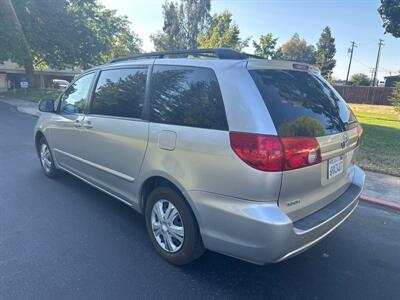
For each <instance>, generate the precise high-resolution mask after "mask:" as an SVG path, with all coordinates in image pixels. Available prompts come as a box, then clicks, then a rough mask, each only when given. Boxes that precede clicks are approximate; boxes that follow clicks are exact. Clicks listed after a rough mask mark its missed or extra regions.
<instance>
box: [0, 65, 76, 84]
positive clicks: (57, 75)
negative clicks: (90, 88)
mask: <svg viewBox="0 0 400 300" xmlns="http://www.w3.org/2000/svg"><path fill="white" fill-rule="evenodd" d="M79 73H80V71H79V70H73V69H65V70H54V69H45V70H40V71H35V72H34V75H35V77H37V79H38V82H40V87H41V88H46V87H49V86H50V85H51V83H52V80H53V79H64V80H67V81H71V80H72V79H73V78H74V76H75V75H76V74H79ZM23 78H26V74H25V69H24V68H23V67H21V66H19V65H18V64H16V63H13V62H11V61H6V62H4V63H3V64H0V92H4V91H7V90H8V89H14V88H16V89H18V88H20V82H21V79H23Z"/></svg>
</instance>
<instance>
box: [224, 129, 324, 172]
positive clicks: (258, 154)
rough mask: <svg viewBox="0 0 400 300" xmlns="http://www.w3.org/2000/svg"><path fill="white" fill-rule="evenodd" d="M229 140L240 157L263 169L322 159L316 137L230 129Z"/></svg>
mask: <svg viewBox="0 0 400 300" xmlns="http://www.w3.org/2000/svg"><path fill="white" fill-rule="evenodd" d="M230 142H231V147H232V150H233V151H234V152H235V153H236V155H237V156H239V158H240V159H241V160H243V161H244V162H245V163H246V164H248V165H249V166H251V167H253V168H255V169H257V170H260V171H269V172H277V171H287V170H293V169H298V168H303V167H307V166H311V165H315V164H318V163H320V162H321V151H320V148H319V144H318V142H317V140H316V139H315V138H308V137H282V138H280V137H278V136H270V135H262V134H249V133H239V132H231V133H230Z"/></svg>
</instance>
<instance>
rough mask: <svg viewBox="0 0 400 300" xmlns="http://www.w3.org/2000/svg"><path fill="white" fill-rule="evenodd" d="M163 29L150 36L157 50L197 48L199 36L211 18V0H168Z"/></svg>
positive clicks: (164, 10) (165, 5)
mask: <svg viewBox="0 0 400 300" xmlns="http://www.w3.org/2000/svg"><path fill="white" fill-rule="evenodd" d="M162 9H163V16H164V26H163V31H162V32H158V33H156V34H154V35H151V36H150V39H151V40H152V41H153V43H154V47H155V49H156V50H157V51H162V50H177V49H195V48H197V46H198V44H197V37H198V35H199V34H202V33H204V31H205V30H206V28H207V25H208V23H209V19H210V9H211V4H210V0H181V2H180V4H179V3H177V2H168V1H166V2H165V3H164V4H163V6H162Z"/></svg>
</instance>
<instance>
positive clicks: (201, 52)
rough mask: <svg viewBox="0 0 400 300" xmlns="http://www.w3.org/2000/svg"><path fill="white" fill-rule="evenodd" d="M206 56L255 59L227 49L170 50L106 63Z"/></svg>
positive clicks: (125, 57)
mask: <svg viewBox="0 0 400 300" xmlns="http://www.w3.org/2000/svg"><path fill="white" fill-rule="evenodd" d="M190 55H193V56H206V57H216V58H219V59H247V58H249V57H255V56H253V55H251V54H246V53H242V52H238V51H235V50H232V49H228V48H208V49H188V50H171V51H160V52H150V53H142V54H136V55H131V56H122V57H117V58H114V59H112V60H110V61H109V62H108V63H109V64H111V63H115V62H120V61H125V60H135V59H144V58H165V57H168V56H184V57H188V56H190Z"/></svg>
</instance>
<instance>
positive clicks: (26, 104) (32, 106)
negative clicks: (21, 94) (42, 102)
mask: <svg viewBox="0 0 400 300" xmlns="http://www.w3.org/2000/svg"><path fill="white" fill-rule="evenodd" d="M0 102H3V103H7V104H10V105H12V106H16V107H17V110H18V111H19V112H22V113H25V114H28V115H32V116H36V117H38V116H40V111H39V109H38V103H36V102H33V101H27V100H22V99H13V98H8V97H7V98H5V97H4V98H3V97H0Z"/></svg>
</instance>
